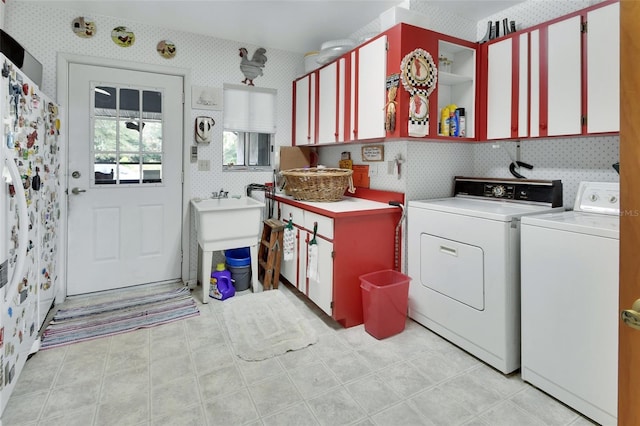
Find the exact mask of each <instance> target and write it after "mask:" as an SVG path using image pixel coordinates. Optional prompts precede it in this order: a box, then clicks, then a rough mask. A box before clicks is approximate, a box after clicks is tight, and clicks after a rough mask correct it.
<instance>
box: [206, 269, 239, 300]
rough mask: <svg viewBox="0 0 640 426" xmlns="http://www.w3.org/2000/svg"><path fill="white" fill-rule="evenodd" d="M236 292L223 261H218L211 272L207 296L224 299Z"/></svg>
mask: <svg viewBox="0 0 640 426" xmlns="http://www.w3.org/2000/svg"><path fill="white" fill-rule="evenodd" d="M235 294H236V289H235V288H234V287H233V284H232V282H231V272H229V271H227V270H226V269H225V268H224V263H218V264H217V265H216V270H215V271H213V272H212V273H211V281H210V287H209V297H212V298H214V299H218V300H225V299H228V298H229V297H232V296H234V295H235Z"/></svg>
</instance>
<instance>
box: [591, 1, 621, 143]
mask: <svg viewBox="0 0 640 426" xmlns="http://www.w3.org/2000/svg"><path fill="white" fill-rule="evenodd" d="M587 25H588V30H587V133H600V132H618V131H620V49H618V46H620V3H612V4H610V5H608V6H605V7H601V8H599V9H595V10H592V11H590V12H587Z"/></svg>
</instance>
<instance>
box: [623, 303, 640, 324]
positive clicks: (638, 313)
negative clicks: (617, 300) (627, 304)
mask: <svg viewBox="0 0 640 426" xmlns="http://www.w3.org/2000/svg"><path fill="white" fill-rule="evenodd" d="M620 318H622V321H623V322H624V323H625V324H626V325H628V326H629V327H631V328H635V329H636V330H640V299H638V300H636V301H635V302H633V305H632V306H631V309H625V310H624V311H622V312H621V313H620Z"/></svg>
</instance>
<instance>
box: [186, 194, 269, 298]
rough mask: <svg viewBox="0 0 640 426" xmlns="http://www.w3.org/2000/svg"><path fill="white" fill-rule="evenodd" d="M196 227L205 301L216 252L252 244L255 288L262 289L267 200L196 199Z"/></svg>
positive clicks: (194, 204)
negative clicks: (261, 242) (260, 250)
mask: <svg viewBox="0 0 640 426" xmlns="http://www.w3.org/2000/svg"><path fill="white" fill-rule="evenodd" d="M191 206H192V208H193V211H194V213H195V229H196V235H197V237H198V245H199V246H200V248H201V249H202V250H201V251H202V255H201V256H202V257H201V258H200V262H199V263H200V272H201V280H202V302H203V303H207V302H208V301H209V276H210V275H211V266H212V260H211V257H212V254H213V252H214V251H219V250H229V249H234V248H241V247H249V249H250V251H251V273H252V275H253V278H252V282H253V291H254V292H256V291H259V289H260V284H259V282H258V266H257V265H258V240H259V238H260V232H261V231H262V229H261V219H262V210H263V209H264V203H262V202H260V201H258V200H255V199H253V198H249V197H242V198H208V199H203V200H199V199H193V200H191Z"/></svg>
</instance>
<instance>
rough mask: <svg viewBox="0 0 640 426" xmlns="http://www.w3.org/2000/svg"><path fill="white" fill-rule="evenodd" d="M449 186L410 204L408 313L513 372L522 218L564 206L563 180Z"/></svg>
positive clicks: (461, 181)
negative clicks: (450, 191) (450, 193)
mask: <svg viewBox="0 0 640 426" xmlns="http://www.w3.org/2000/svg"><path fill="white" fill-rule="evenodd" d="M454 186H455V190H454V197H451V198H442V199H434V200H421V201H409V203H408V213H407V215H408V225H407V238H408V257H407V259H408V274H409V276H410V277H411V278H412V281H411V283H410V285H409V317H411V318H412V319H414V320H415V321H417V322H419V323H420V324H422V325H424V326H426V327H427V328H429V329H431V330H432V331H434V332H436V333H437V334H439V335H441V336H442V337H444V338H445V339H447V340H449V341H451V342H452V343H454V344H456V345H457V346H459V347H461V348H462V349H464V350H466V351H467V352H469V353H471V354H473V355H475V356H476V357H478V358H480V359H481V360H483V361H484V362H486V363H488V364H489V365H491V366H493V367H494V368H496V369H498V370H500V371H501V372H503V373H510V372H512V371H514V370H516V369H517V368H518V367H520V218H521V217H523V216H527V215H533V214H539V213H543V212H549V211H560V210H562V207H561V206H562V184H561V182H560V181H528V180H518V179H486V178H484V179H483V178H464V177H457V178H456V179H455V183H454Z"/></svg>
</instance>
